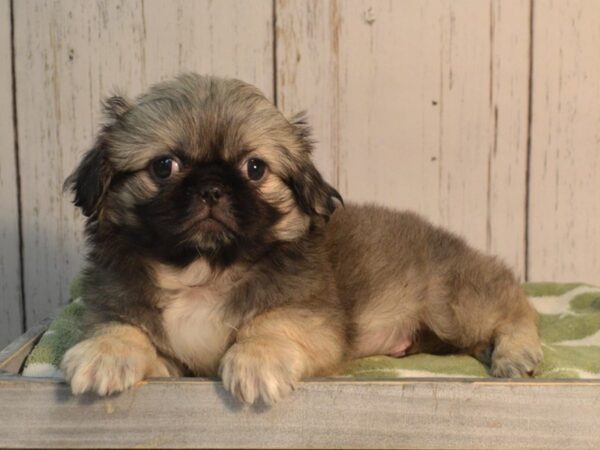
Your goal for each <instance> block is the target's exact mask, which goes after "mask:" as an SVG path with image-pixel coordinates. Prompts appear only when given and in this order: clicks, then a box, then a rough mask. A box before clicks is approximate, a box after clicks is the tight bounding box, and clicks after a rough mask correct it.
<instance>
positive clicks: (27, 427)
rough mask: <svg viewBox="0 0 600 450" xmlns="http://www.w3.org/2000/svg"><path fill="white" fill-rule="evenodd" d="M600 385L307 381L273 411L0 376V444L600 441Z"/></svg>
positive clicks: (188, 393)
mask: <svg viewBox="0 0 600 450" xmlns="http://www.w3.org/2000/svg"><path fill="white" fill-rule="evenodd" d="M599 399H600V383H598V382H582V381H579V382H564V381H561V382H539V381H530V382H507V381H465V380H458V381H456V380H447V379H446V380H402V381H339V380H338V381H331V380H313V381H307V382H304V383H301V384H300V386H299V387H298V389H297V390H296V391H295V392H294V393H293V394H292V395H291V396H290V397H288V398H286V399H284V400H283V401H282V402H281V403H278V404H277V405H275V406H274V407H272V408H266V407H244V406H242V405H240V404H238V403H237V402H236V401H234V400H232V398H231V397H230V395H229V394H228V393H227V392H225V391H224V390H223V387H222V385H221V383H219V382H214V381H205V380H189V379H181V380H156V381H150V382H144V383H141V384H140V385H139V386H137V387H136V388H134V389H133V390H130V391H128V392H125V393H123V394H121V395H119V396H113V397H110V398H97V397H95V396H93V395H85V396H82V397H79V398H75V397H73V396H72V395H71V394H70V392H69V390H68V387H67V386H66V385H65V384H62V383H58V382H53V381H45V380H44V381H31V380H26V379H22V378H19V377H15V376H12V377H10V376H4V377H2V376H0V404H2V408H0V447H46V448H48V447H53V448H60V447H73V448H75V447H99V448H101V447H140V448H155V447H156V448H160V447H180V448H187V447H202V448H233V447H239V448H262V447H264V448H290V447H291V448H334V447H336V448H539V449H550V448H560V449H570V448H578V449H582V448H600V427H599V426H598V420H599V417H600V401H599Z"/></svg>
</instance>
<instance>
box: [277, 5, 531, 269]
mask: <svg viewBox="0 0 600 450" xmlns="http://www.w3.org/2000/svg"><path fill="white" fill-rule="evenodd" d="M277 20H278V22H277V23H278V27H277V28H278V38H277V44H278V47H277V56H278V57H277V62H278V66H277V74H278V77H277V81H278V89H277V92H278V98H279V100H280V102H279V103H280V106H281V107H282V108H283V110H284V111H286V112H288V113H291V112H293V111H294V110H296V109H299V108H302V107H304V108H307V109H308V111H309V112H310V116H311V117H314V124H315V131H316V135H317V138H318V139H319V141H320V144H319V146H318V149H317V160H318V161H319V162H320V163H321V164H322V167H323V169H324V171H325V173H326V174H327V177H328V178H329V179H330V180H333V181H334V183H335V184H336V185H337V186H338V187H339V188H340V191H341V193H342V195H343V196H344V197H345V198H347V199H351V200H356V201H376V202H380V203H383V204H385V205H388V206H392V207H397V208H408V209H413V210H416V211H418V212H420V213H422V214H424V215H425V216H426V217H428V218H429V219H431V220H432V221H433V222H435V223H437V224H440V225H443V226H446V227H449V228H450V229H452V230H453V231H455V232H457V233H460V234H462V235H464V236H465V237H467V239H468V240H469V242H471V243H472V244H474V245H475V246H477V247H478V248H480V249H482V250H485V251H488V252H493V253H498V254H500V255H501V256H502V257H503V258H504V259H505V260H506V261H507V262H508V263H509V264H510V265H511V266H512V267H513V268H515V270H516V271H517V272H518V273H519V274H520V275H521V276H523V275H524V267H525V199H526V195H525V194H526V161H527V158H526V155H527V126H526V125H527V108H528V96H527V92H528V83H529V46H528V43H529V40H528V33H529V31H528V30H529V1H528V0H527V1H525V0H523V1H512V2H504V1H502V2H501V1H481V0H470V1H462V2H454V1H448V2H440V1H436V2H424V1H421V0H408V1H402V2H397V1H394V0H385V1H381V0H361V1H336V0H331V1H328V2H314V3H310V4H307V3H306V2H304V1H302V0H294V1H280V2H278V9H277Z"/></svg>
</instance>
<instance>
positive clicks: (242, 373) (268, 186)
mask: <svg viewBox="0 0 600 450" xmlns="http://www.w3.org/2000/svg"><path fill="white" fill-rule="evenodd" d="M106 113H107V122H106V124H105V126H104V128H103V129H102V131H101V132H100V133H99V136H98V138H97V140H96V143H95V145H94V147H93V148H92V150H90V151H89V152H88V153H87V154H86V156H85V157H84V159H83V161H82V162H81V164H80V166H79V167H78V169H77V170H76V171H75V173H74V174H73V175H71V176H70V177H69V178H68V179H67V182H66V186H67V187H69V188H71V189H72V190H73V191H74V192H75V203H76V204H77V205H78V206H80V207H81V209H82V210H83V213H84V214H85V215H86V216H87V223H86V232H87V237H88V241H89V250H90V252H89V257H88V265H87V268H86V270H85V274H84V300H85V304H86V305H87V309H88V332H87V336H86V339H85V340H83V341H82V342H80V343H79V344H77V345H76V346H75V347H73V348H72V349H70V350H69V351H68V352H67V354H66V355H65V357H64V359H63V362H62V368H63V370H64V372H65V375H66V377H67V380H68V381H69V382H70V383H71V387H72V390H73V392H74V393H81V392H85V391H94V392H97V393H98V394H101V395H105V394H110V393H112V392H118V391H122V390H124V389H127V388H129V387H130V386H132V385H133V384H134V383H136V382H138V381H140V380H141V379H143V378H146V377H151V376H167V375H182V374H194V375H205V376H217V375H220V376H221V377H222V379H223V383H224V385H225V387H226V388H227V389H228V390H229V391H231V392H232V393H233V394H234V395H236V396H237V397H238V398H239V399H241V400H243V401H245V402H248V403H252V402H254V401H256V400H257V399H262V401H264V402H266V403H272V402H275V401H277V400H278V399H279V398H280V397H281V396H283V395H285V394H287V393H288V392H289V391H290V390H291V389H292V388H293V386H294V384H295V383H297V382H298V381H299V380H300V379H301V378H303V377H307V376H311V375H317V374H325V373H328V372H329V371H331V370H333V369H335V368H336V367H337V366H338V365H339V364H340V362H342V361H343V360H344V359H347V358H354V357H358V356H366V355H374V354H389V355H393V356H398V357H399V356H402V355H404V354H407V353H412V352H419V351H430V352H447V351H457V350H459V351H464V352H467V353H470V354H472V355H474V356H475V357H477V358H479V359H480V360H482V361H485V362H486V363H488V364H490V366H491V367H490V372H491V374H492V375H495V376H500V377H523V376H527V375H529V374H531V373H532V372H533V371H534V370H535V368H536V367H537V365H538V364H539V362H540V360H541V357H542V352H541V348H540V343H539V339H538V334H537V329H536V315H535V313H534V311H533V310H532V308H531V307H530V306H529V304H528V303H527V299H526V298H525V295H524V294H523V292H522V291H521V289H520V287H519V285H518V283H517V280H516V279H515V277H514V276H513V274H512V273H511V272H510V271H509V270H508V269H507V268H506V266H504V265H503V264H502V263H501V262H499V261H498V260H496V259H494V258H492V257H488V256H485V255H482V254H481V253H479V252H477V251H475V250H473V249H471V248H469V247H468V246H467V245H466V244H465V243H464V241H462V240H461V239H459V238H457V237H456V236H453V235H452V234H450V233H448V232H446V231H443V230H441V229H439V228H435V227H433V226H432V225H430V224H429V223H427V222H425V221H424V220H423V219H420V218H419V217H417V216H415V215H414V214H411V213H401V212H394V211H390V210H387V209H384V208H380V207H375V206H364V207H358V206H353V205H350V206H347V207H339V208H337V207H338V206H340V205H341V197H340V195H339V194H338V193H337V191H336V190H335V189H333V188H332V187H331V186H329V185H328V184H327V183H326V182H325V181H323V179H322V177H321V175H320V174H319V173H318V171H317V170H316V169H315V167H314V166H313V164H312V162H311V159H310V155H311V151H312V143H311V140H310V137H309V130H308V127H307V126H306V124H305V123H304V121H303V119H302V117H296V118H293V119H292V120H291V121H288V120H287V119H286V118H285V117H283V115H282V114H281V113H280V112H279V111H278V110H277V109H276V108H275V107H274V106H273V105H272V104H271V103H270V102H269V101H267V100H266V99H265V98H264V96H263V95H262V94H261V93H260V92H259V91H257V90H256V89H255V88H254V87H252V86H250V85H248V84H246V83H243V82H241V81H237V80H226V79H219V78H212V77H202V76H198V75H193V74H189V75H184V76H180V77H178V78H177V79H175V80H173V81H168V82H165V83H161V84H158V85H156V86H154V87H152V88H151V89H150V90H149V91H148V93H146V94H144V95H142V96H141V97H139V98H138V99H137V100H136V101H135V102H133V103H132V102H129V101H128V100H126V99H124V98H122V97H112V98H110V99H108V100H107V102H106Z"/></svg>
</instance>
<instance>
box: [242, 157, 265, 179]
mask: <svg viewBox="0 0 600 450" xmlns="http://www.w3.org/2000/svg"><path fill="white" fill-rule="evenodd" d="M246 170H247V173H248V178H250V179H251V180H252V181H259V180H260V179H261V178H262V177H264V176H265V172H266V171H267V165H266V164H265V162H264V161H263V160H262V159H258V158H251V159H249V160H248V163H247V165H246Z"/></svg>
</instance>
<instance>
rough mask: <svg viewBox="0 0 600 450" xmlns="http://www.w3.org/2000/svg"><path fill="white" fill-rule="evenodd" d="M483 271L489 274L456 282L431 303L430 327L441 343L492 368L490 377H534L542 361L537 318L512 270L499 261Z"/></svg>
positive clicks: (460, 277)
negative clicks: (455, 348)
mask: <svg viewBox="0 0 600 450" xmlns="http://www.w3.org/2000/svg"><path fill="white" fill-rule="evenodd" d="M482 268H484V270H485V269H490V270H489V273H487V271H486V273H485V274H484V273H482V272H478V271H477V269H476V270H473V271H467V272H462V273H461V274H459V275H458V276H454V277H452V279H451V282H450V283H448V284H447V285H446V286H445V288H444V289H443V290H441V291H440V292H439V293H438V294H439V295H438V296H437V297H434V298H432V299H429V301H428V304H427V308H426V314H425V316H426V320H425V322H426V324H427V326H429V328H430V329H431V330H432V331H433V332H434V333H435V334H436V335H437V336H438V337H439V338H440V339H441V340H443V341H444V342H447V343H449V344H451V345H453V346H455V347H457V348H459V349H460V350H462V351H464V352H466V353H468V354H470V355H472V356H474V357H475V358H477V359H479V360H480V361H481V362H483V363H484V364H486V365H488V366H490V374H491V375H493V376H495V377H509V378H519V377H527V376H531V375H533V374H534V373H535V370H536V368H537V367H538V365H539V364H540V362H541V360H542V356H543V355H542V349H541V344H540V340H539V336H538V331H537V315H536V313H535V311H534V310H533V308H532V307H531V306H530V305H529V303H528V301H527V297H526V296H525V294H524V292H523V291H522V289H521V287H520V286H519V285H518V283H517V282H516V280H515V279H514V277H513V275H512V274H511V273H510V271H509V270H508V269H506V268H504V267H503V266H501V265H495V261H494V262H493V263H492V262H490V263H488V264H487V267H486V264H485V262H484V263H483V264H482ZM490 274H491V275H492V276H489V275H490Z"/></svg>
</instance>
